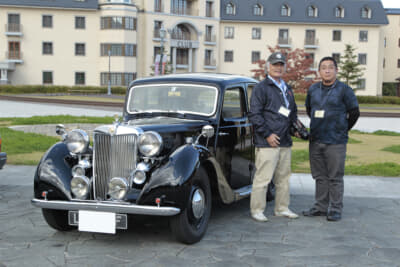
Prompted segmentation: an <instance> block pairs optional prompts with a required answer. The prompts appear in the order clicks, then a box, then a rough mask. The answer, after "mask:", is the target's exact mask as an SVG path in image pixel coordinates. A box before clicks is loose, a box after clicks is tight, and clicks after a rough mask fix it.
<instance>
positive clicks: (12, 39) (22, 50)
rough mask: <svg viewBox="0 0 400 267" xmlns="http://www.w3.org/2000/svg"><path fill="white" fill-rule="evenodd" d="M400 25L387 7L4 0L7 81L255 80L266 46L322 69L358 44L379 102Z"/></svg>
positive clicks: (335, 0)
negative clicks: (297, 53) (300, 55)
mask: <svg viewBox="0 0 400 267" xmlns="http://www.w3.org/2000/svg"><path fill="white" fill-rule="evenodd" d="M393 12H394V13H396V12H395V11H392V13H393ZM387 17H388V18H389V20H388V18H387ZM392 17H393V18H392ZM388 22H390V24H388ZM399 23H400V22H399V16H398V14H393V16H392V14H389V13H388V16H386V13H385V10H384V9H383V7H382V4H381V2H380V0H346V1H343V0H331V1H326V0H305V1H298V0H247V1H239V0H52V1H47V0H46V1H45V0H24V1H14V0H0V24H3V25H4V26H3V27H1V26H0V83H11V84H54V85H107V84H108V82H110V83H111V85H112V86H125V85H127V84H128V83H129V82H130V81H131V80H133V79H136V78H137V77H146V76H149V75H153V74H154V73H157V72H162V71H163V69H162V67H161V64H158V62H159V61H163V60H167V61H168V71H171V72H174V73H181V72H224V73H234V74H243V75H247V76H251V75H252V73H251V69H253V68H255V67H256V65H255V64H253V62H255V61H257V60H258V59H261V58H266V57H267V56H268V55H269V51H268V49H267V47H268V46H272V47H274V46H276V45H279V46H280V47H281V48H292V49H296V48H301V49H304V50H305V51H306V52H308V53H309V55H310V57H312V58H314V62H315V64H314V66H313V67H314V68H316V67H317V66H316V63H317V62H318V61H319V60H320V59H321V58H322V57H323V56H327V55H332V56H334V57H336V58H339V57H340V56H341V55H343V51H344V47H345V44H352V45H353V46H354V47H356V49H357V50H356V53H357V58H358V60H359V62H360V63H361V64H362V65H363V67H364V68H365V71H364V76H363V78H362V79H361V80H360V88H359V90H358V94H360V95H380V94H381V91H382V90H381V88H382V82H383V81H387V80H393V77H395V76H396V71H398V69H397V65H396V68H394V67H393V66H394V64H393V62H391V61H393V60H394V61H395V60H396V59H393V57H391V56H385V54H386V55H392V54H393V53H394V52H393V51H394V50H393V51H392V50H390V49H391V48H392V46H394V44H392V43H393V40H392V38H395V37H393V36H394V35H396V34H397V35H399V34H398V31H399ZM392 32H395V33H394V34H392ZM389 35H390V38H389V37H388V36H389ZM399 37H400V36H397V38H399ZM385 40H386V47H385ZM389 43H390V45H389ZM393 49H395V48H394V47H393ZM161 51H163V53H162V55H163V58H162V59H161V58H160V54H161ZM396 51H397V50H396ZM397 52H398V51H397ZM398 58H400V57H398ZM389 60H390V62H389ZM384 62H385V63H384ZM395 63H396V62H395ZM384 64H385V67H383V66H384ZM399 64H400V63H399ZM389 65H390V66H389ZM392 65H393V66H392ZM389 73H392V74H389ZM399 76H400V75H399Z"/></svg>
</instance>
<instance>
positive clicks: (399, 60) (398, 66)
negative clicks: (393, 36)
mask: <svg viewBox="0 0 400 267" xmlns="http://www.w3.org/2000/svg"><path fill="white" fill-rule="evenodd" d="M397 68H398V69H400V59H398V60H397Z"/></svg>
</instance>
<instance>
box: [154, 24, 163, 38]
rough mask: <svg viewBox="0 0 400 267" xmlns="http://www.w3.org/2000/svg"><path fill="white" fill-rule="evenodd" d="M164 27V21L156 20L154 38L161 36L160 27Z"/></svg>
mask: <svg viewBox="0 0 400 267" xmlns="http://www.w3.org/2000/svg"><path fill="white" fill-rule="evenodd" d="M161 27H162V21H159V20H155V21H154V34H153V37H154V38H160V29H161Z"/></svg>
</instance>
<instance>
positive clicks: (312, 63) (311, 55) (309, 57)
mask: <svg viewBox="0 0 400 267" xmlns="http://www.w3.org/2000/svg"><path fill="white" fill-rule="evenodd" d="M305 57H306V59H311V60H310V61H311V65H310V68H311V69H314V68H315V55H314V53H307V54H306V56H305Z"/></svg>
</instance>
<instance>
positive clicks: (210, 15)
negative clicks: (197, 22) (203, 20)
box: [206, 9, 214, 18]
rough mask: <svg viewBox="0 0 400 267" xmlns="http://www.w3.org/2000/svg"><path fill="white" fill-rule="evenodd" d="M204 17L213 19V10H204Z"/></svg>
mask: <svg viewBox="0 0 400 267" xmlns="http://www.w3.org/2000/svg"><path fill="white" fill-rule="evenodd" d="M206 17H209V18H213V17H214V10H209V9H207V10H206Z"/></svg>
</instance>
